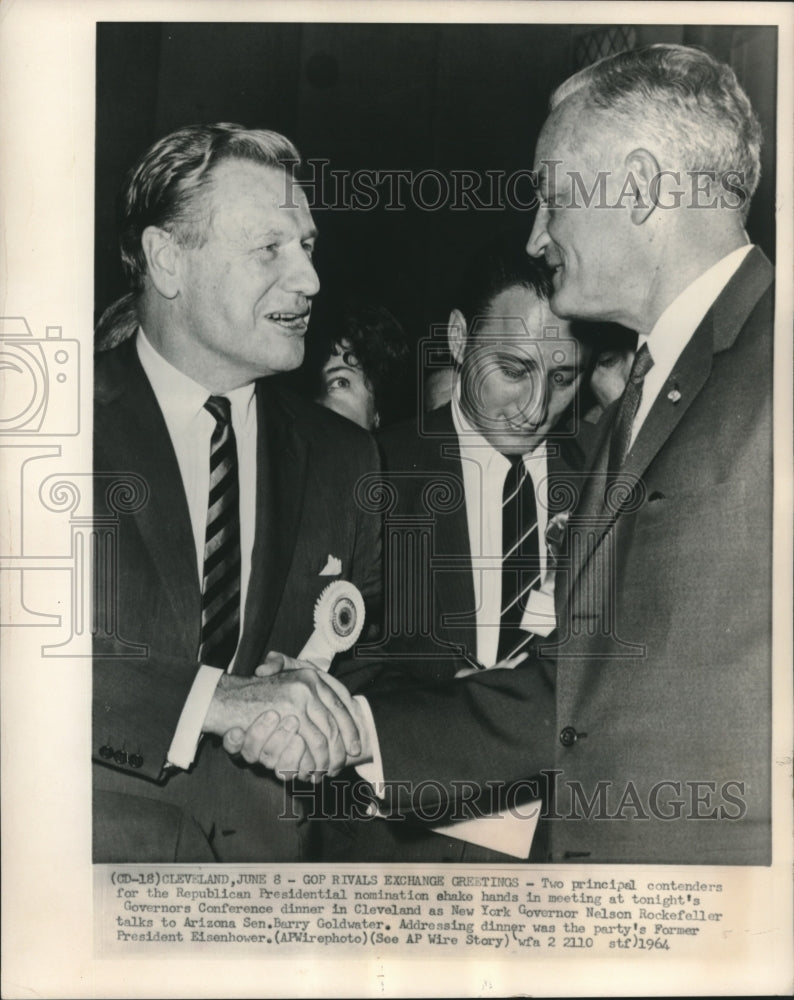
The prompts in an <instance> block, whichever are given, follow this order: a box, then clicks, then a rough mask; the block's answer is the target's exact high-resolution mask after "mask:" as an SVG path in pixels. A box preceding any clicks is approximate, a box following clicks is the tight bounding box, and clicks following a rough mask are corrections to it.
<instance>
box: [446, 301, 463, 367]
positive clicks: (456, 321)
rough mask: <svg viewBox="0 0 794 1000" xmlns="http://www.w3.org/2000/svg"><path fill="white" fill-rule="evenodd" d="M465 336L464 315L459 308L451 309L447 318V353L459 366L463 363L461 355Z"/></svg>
mask: <svg viewBox="0 0 794 1000" xmlns="http://www.w3.org/2000/svg"><path fill="white" fill-rule="evenodd" d="M467 336H468V330H467V329H466V317H465V316H464V315H463V313H462V312H461V311H460V309H453V310H452V312H451V313H450V314H449V319H448V320H447V343H448V344H449V353H450V354H451V355H452V358H453V360H454V361H455V364H456V365H457V366H458V367H459V368H460V366H461V365H462V364H463V355H464V354H465V353H466V337H467Z"/></svg>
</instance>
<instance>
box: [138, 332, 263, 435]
mask: <svg viewBox="0 0 794 1000" xmlns="http://www.w3.org/2000/svg"><path fill="white" fill-rule="evenodd" d="M136 347H137V350H138V358H139V359H140V362H141V367H142V368H143V370H144V372H145V373H146V377H147V378H148V379H149V382H150V383H151V386H152V389H153V391H154V394H155V396H156V398H157V402H158V404H159V406H160V409H161V410H162V412H163V416H164V417H165V419H166V423H167V424H168V425H169V426H172V425H178V424H183V425H184V424H187V423H189V421H191V420H193V419H194V418H195V417H196V415H197V414H199V413H201V412H202V410H203V409H204V404H205V403H206V402H207V400H208V399H209V397H210V395H211V393H209V392H208V391H207V389H206V388H205V387H204V386H203V385H199V383H198V382H195V381H194V380H193V379H192V378H190V376H189V375H185V373H184V372H182V371H180V370H179V369H178V368H175V367H174V366H173V365H172V364H171V362H170V361H166V359H165V358H164V357H163V356H162V354H160V353H159V352H158V351H157V350H156V349H155V348H154V347H153V346H152V343H151V341H150V340H149V338H148V337H147V336H146V334H145V333H144V331H143V327H140V326H139V327H138V338H137V342H136ZM223 395H224V396H226V397H227V398H228V399H229V401H230V403H231V404H232V414H233V419H234V414H237V413H239V414H240V415H241V416H244V415H245V414H247V413H248V411H249V409H250V407H251V402H252V400H253V397H254V383H253V382H249V383H248V385H243V386H240V387H239V388H237V389H232V390H231V391H230V392H225V393H223Z"/></svg>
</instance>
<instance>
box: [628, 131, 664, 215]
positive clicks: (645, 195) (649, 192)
mask: <svg viewBox="0 0 794 1000" xmlns="http://www.w3.org/2000/svg"><path fill="white" fill-rule="evenodd" d="M660 176H661V170H660V167H659V162H658V160H657V159H656V157H655V156H654V155H653V153H649V152H648V150H647V149H633V150H632V151H631V152H630V153H629V155H628V156H627V157H626V183H625V184H624V185H623V191H622V192H621V203H622V204H624V205H628V206H630V209H631V221H632V222H633V223H634V225H635V226H641V225H642V224H643V222H645V220H646V219H647V218H648V217H649V216H650V215H651V214H652V213H653V210H654V209H655V208H656V206H657V204H658V203H659V180H660ZM624 199H627V200H624Z"/></svg>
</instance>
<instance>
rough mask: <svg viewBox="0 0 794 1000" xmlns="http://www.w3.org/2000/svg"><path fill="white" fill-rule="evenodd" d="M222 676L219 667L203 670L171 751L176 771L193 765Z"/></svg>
mask: <svg viewBox="0 0 794 1000" xmlns="http://www.w3.org/2000/svg"><path fill="white" fill-rule="evenodd" d="M222 674H223V671H222V670H220V669H219V668H218V667H206V666H201V667H199V669H198V673H197V674H196V679H195V680H194V681H193V687H191V689H190V693H189V694H188V696H187V699H186V700H185V704H184V706H183V707H182V714H181V715H180V716H179V722H178V723H177V726H176V732H175V733H174V738H173V740H172V741H171V746H170V747H169V748H168V757H167V760H168V763H169V764H171V765H172V766H173V767H181V768H182V770H183V771H186V770H187V769H188V768H189V767H190V765H191V764H192V763H193V760H194V759H195V756H196V750H197V749H198V744H199V740H200V739H201V728H202V726H203V725H204V719H205V718H206V717H207V712H208V711H209V707H210V703H211V702H212V699H213V696H214V694H215V688H216V687H217V686H218V681H219V680H220V679H221V675H222Z"/></svg>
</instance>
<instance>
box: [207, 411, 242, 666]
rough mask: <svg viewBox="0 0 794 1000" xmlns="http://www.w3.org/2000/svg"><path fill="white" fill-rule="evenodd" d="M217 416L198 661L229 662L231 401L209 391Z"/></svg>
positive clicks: (233, 500)
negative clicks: (212, 394)
mask: <svg viewBox="0 0 794 1000" xmlns="http://www.w3.org/2000/svg"><path fill="white" fill-rule="evenodd" d="M204 408H205V409H206V410H208V411H209V412H210V413H211V414H212V415H213V417H214V418H215V429H214V430H213V432H212V439H211V441H210V488H209V503H208V506H207V533H206V536H205V541H204V576H203V584H202V588H201V648H200V650H199V662H200V663H204V664H207V665H208V666H211V667H221V668H223V669H224V670H225V669H226V667H228V666H229V663H230V662H231V659H232V657H233V656H234V653H235V650H236V649H237V640H238V638H239V636H240V486H239V483H238V480H237V443H236V441H235V437H234V430H233V429H232V414H231V404H230V402H229V400H228V399H227V398H226V397H225V396H210V398H209V399H208V400H207V402H206V403H205V404H204Z"/></svg>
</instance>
